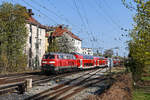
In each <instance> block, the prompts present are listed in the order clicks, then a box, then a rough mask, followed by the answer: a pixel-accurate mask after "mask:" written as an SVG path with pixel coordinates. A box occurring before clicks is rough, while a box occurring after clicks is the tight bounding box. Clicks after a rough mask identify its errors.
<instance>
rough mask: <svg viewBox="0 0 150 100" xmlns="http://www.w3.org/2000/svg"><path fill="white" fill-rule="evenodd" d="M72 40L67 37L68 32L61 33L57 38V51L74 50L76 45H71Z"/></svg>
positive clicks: (67, 51)
mask: <svg viewBox="0 0 150 100" xmlns="http://www.w3.org/2000/svg"><path fill="white" fill-rule="evenodd" d="M73 44H74V43H73V41H72V40H71V39H70V38H69V35H68V34H63V35H62V36H61V37H59V38H58V45H59V52H63V53H70V52H75V51H76V47H75V46H74V45H73Z"/></svg>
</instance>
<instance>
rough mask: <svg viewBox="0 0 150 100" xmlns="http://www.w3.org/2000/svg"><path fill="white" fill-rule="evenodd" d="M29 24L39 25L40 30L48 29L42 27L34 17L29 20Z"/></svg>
mask: <svg viewBox="0 0 150 100" xmlns="http://www.w3.org/2000/svg"><path fill="white" fill-rule="evenodd" d="M27 22H28V23H31V24H33V25H38V26H39V27H40V28H44V29H46V26H44V25H41V24H40V23H39V22H38V21H37V20H35V19H34V18H33V17H32V16H31V17H29V18H28V19H27Z"/></svg>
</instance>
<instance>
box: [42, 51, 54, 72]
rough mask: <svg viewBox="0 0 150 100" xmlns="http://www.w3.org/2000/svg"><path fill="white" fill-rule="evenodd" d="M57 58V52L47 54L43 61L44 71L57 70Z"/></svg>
mask: <svg viewBox="0 0 150 100" xmlns="http://www.w3.org/2000/svg"><path fill="white" fill-rule="evenodd" d="M56 58H57V55H55V54H50V53H48V54H45V55H44V56H43V59H42V62H41V70H42V71H43V72H55V70H56V63H57V60H56Z"/></svg>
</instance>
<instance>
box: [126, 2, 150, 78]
mask: <svg viewBox="0 0 150 100" xmlns="http://www.w3.org/2000/svg"><path fill="white" fill-rule="evenodd" d="M134 3H136V5H137V6H136V11H137V12H136V15H135V17H134V18H133V19H134V22H135V25H134V28H133V29H132V31H131V32H130V37H131V40H130V41H129V42H128V46H129V58H130V59H129V62H130V63H129V67H130V70H131V72H132V75H133V78H134V80H135V81H138V80H140V79H141V76H142V73H144V72H146V71H150V69H149V66H150V60H149V59H150V23H149V22H150V21H149V20H150V9H149V8H150V1H147V0H135V1H134Z"/></svg>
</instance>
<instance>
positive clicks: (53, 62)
mask: <svg viewBox="0 0 150 100" xmlns="http://www.w3.org/2000/svg"><path fill="white" fill-rule="evenodd" d="M118 61H119V60H118V59H117V60H115V59H114V60H110V59H109V58H104V57H99V56H90V55H82V54H78V53H72V54H65V53H47V54H45V55H44V56H43V59H42V62H41V63H42V64H41V69H42V71H44V72H52V73H56V72H64V71H72V70H77V69H90V68H97V67H107V66H109V64H118V63H119V62H118Z"/></svg>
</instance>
